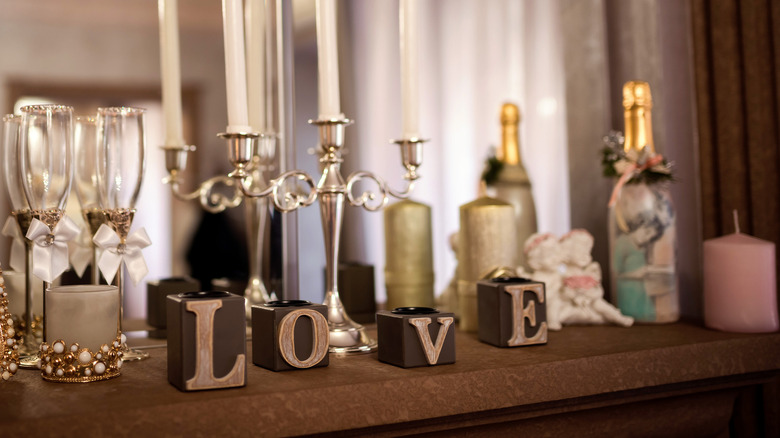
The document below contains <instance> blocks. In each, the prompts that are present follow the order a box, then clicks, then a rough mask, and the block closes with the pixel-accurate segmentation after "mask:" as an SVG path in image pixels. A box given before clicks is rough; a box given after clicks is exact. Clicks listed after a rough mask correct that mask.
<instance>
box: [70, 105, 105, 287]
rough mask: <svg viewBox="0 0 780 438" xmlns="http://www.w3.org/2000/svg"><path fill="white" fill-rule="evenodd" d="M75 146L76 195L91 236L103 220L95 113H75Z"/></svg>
mask: <svg viewBox="0 0 780 438" xmlns="http://www.w3.org/2000/svg"><path fill="white" fill-rule="evenodd" d="M73 128H74V134H73V138H74V147H75V150H76V153H75V155H76V162H75V168H76V171H75V174H74V175H73V182H74V187H75V188H76V196H77V197H78V200H79V205H81V213H82V215H83V216H84V221H85V222H86V223H87V225H88V226H89V231H90V234H91V235H92V236H94V235H95V233H97V231H98V229H99V228H100V225H102V224H103V223H105V222H106V219H105V214H104V213H103V209H101V208H100V199H99V196H98V180H97V159H98V153H97V143H98V137H97V118H96V117H95V116H79V117H76V120H75V123H74V126H73ZM97 258H98V247H97V245H95V244H94V243H93V244H92V284H100V270H99V269H98V268H97Z"/></svg>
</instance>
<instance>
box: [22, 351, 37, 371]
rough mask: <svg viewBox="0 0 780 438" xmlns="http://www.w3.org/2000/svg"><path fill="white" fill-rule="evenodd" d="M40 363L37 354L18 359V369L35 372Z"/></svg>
mask: <svg viewBox="0 0 780 438" xmlns="http://www.w3.org/2000/svg"><path fill="white" fill-rule="evenodd" d="M40 363H41V357H40V356H39V355H38V353H35V354H31V355H28V356H21V357H19V368H21V369H24V370H37V369H39V366H38V365H39V364H40Z"/></svg>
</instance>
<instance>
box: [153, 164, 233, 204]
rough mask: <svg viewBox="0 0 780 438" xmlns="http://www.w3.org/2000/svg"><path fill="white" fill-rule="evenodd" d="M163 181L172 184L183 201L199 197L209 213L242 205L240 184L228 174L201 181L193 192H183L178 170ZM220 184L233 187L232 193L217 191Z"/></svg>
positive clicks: (176, 194) (172, 190) (173, 189)
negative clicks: (226, 193)
mask: <svg viewBox="0 0 780 438" xmlns="http://www.w3.org/2000/svg"><path fill="white" fill-rule="evenodd" d="M163 182H165V183H167V184H168V185H170V186H171V193H172V194H173V196H174V197H175V198H176V199H179V200H181V201H192V200H194V199H198V200H199V202H200V206H201V207H203V209H204V210H206V211H208V212H209V213H220V212H223V211H225V210H226V209H228V208H235V207H238V206H239V205H241V201H243V196H242V193H241V189H240V187H239V186H240V184H236V181H235V180H234V179H233V178H229V177H227V176H215V177H213V178H210V179H207V180H206V181H204V182H203V183H201V185H200V186H198V188H196V189H195V190H194V191H192V192H189V193H187V192H183V191H182V190H181V185H180V181H179V180H178V179H177V175H176V172H171V173H170V175H169V177H168V178H166V180H164V181H163ZM218 185H223V186H225V187H228V188H231V189H232V193H231V194H230V195H225V194H223V193H219V192H215V191H214V189H215V187H216V186H218Z"/></svg>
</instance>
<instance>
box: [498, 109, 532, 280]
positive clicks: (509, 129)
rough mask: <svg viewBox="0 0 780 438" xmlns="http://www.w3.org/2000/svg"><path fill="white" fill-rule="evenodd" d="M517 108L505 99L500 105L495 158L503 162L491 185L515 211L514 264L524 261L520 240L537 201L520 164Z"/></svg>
mask: <svg viewBox="0 0 780 438" xmlns="http://www.w3.org/2000/svg"><path fill="white" fill-rule="evenodd" d="M519 124H520V110H519V109H518V108H517V105H514V104H511V103H506V104H504V106H502V107H501V148H500V149H498V150H497V151H496V152H497V153H496V158H498V160H499V161H501V162H502V163H503V164H504V166H503V168H502V169H501V171H500V172H499V173H498V179H497V180H496V181H495V182H494V183H492V185H491V188H492V189H493V193H494V195H495V197H496V198H498V199H500V200H502V201H505V202H508V203H509V204H511V205H512V207H513V208H514V212H515V228H516V230H517V264H518V265H525V253H524V252H523V244H524V243H525V241H526V239H528V237H530V236H531V235H532V234H534V233H535V232H536V230H537V226H536V205H535V204H534V196H533V193H532V192H531V180H530V179H529V178H528V173H527V172H526V171H525V167H524V166H523V160H522V158H521V155H520V140H519V135H518V127H519Z"/></svg>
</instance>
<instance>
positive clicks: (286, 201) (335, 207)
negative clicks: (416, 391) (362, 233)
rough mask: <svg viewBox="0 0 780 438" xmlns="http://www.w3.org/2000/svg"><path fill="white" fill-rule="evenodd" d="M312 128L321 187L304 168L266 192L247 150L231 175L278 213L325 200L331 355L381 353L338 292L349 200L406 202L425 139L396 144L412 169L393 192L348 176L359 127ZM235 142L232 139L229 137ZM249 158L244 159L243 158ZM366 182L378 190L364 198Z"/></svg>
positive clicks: (234, 156)
mask: <svg viewBox="0 0 780 438" xmlns="http://www.w3.org/2000/svg"><path fill="white" fill-rule="evenodd" d="M309 123H310V124H312V125H315V126H317V128H318V129H319V153H320V158H319V162H320V169H321V172H322V173H321V175H320V177H319V180H318V182H317V183H316V184H315V183H314V179H313V178H312V177H311V176H310V175H309V174H307V173H305V172H303V171H299V170H295V171H290V172H285V173H283V174H281V175H279V176H278V177H277V178H275V179H272V180H270V181H269V182H268V185H267V186H266V187H265V188H263V189H262V190H252V188H251V187H250V186H249V184H248V183H249V181H248V180H247V178H246V177H245V176H242V174H243V173H244V172H242V170H243V169H244V168H245V166H246V163H245V161H246V152H245V151H243V150H237V151H235V153H233V151H232V149H233V148H232V147H231V148H230V149H231V163H233V165H234V167H235V169H234V170H233V172H231V175H233V177H234V178H235V179H236V180H237V181H238V185H239V187H240V189H241V192H242V193H243V195H244V196H245V197H249V198H265V197H270V198H271V199H272V200H273V203H274V206H275V207H276V209H277V210H280V211H282V212H289V211H294V210H297V209H298V208H302V207H307V206H309V205H311V204H313V203H314V201H315V200H318V199H319V204H320V214H321V218H322V230H323V237H324V240H325V256H326V268H325V302H324V304H325V305H327V306H328V325H329V330H330V337H329V338H330V348H329V350H330V352H331V353H337V354H338V353H341V354H352V353H369V352H372V351H375V350H376V349H377V342H376V341H375V340H374V339H371V337H369V336H368V334H367V333H366V331H365V328H364V327H363V326H362V325H360V324H357V323H355V322H354V321H353V320H352V319H351V318H350V317H349V315H347V312H346V310H345V309H344V305H343V304H342V302H341V298H340V297H339V291H338V286H337V284H338V260H339V243H340V240H341V228H342V221H343V217H344V205H345V202H346V203H349V205H351V206H353V207H363V208H365V209H366V210H369V211H377V210H381V209H382V208H383V207H385V206H386V205H387V203H388V201H389V199H390V197H393V198H399V199H405V198H407V197H408V196H409V194H410V193H411V191H412V190H413V188H414V182H415V181H416V180H417V179H418V178H419V175H417V173H416V170H417V168H418V167H419V166H420V165H421V164H422V148H421V145H422V143H423V142H424V141H425V140H421V139H418V138H413V139H404V140H396V141H394V143H396V144H398V145H399V146H400V147H401V160H402V163H403V165H404V167H405V168H406V171H407V172H406V174H405V175H404V179H406V181H407V184H406V187H405V188H404V189H403V190H401V191H396V190H393V189H392V188H390V187H389V186H388V184H387V183H385V181H384V180H382V179H381V178H380V177H378V176H376V175H375V174H373V173H371V172H367V171H358V172H354V173H352V174H351V175H349V176H347V177H346V178H344V176H342V174H341V163H342V162H343V161H344V160H343V159H342V158H341V149H342V148H343V146H344V130H345V128H346V127H347V126H348V125H351V124H352V123H353V121H352V120H350V119H347V118H331V119H318V120H310V121H309ZM228 141H229V142H230V139H228ZM242 154H243V155H242ZM289 180H293V181H296V182H303V183H305V184H306V185H308V189H309V190H308V194H304V193H301V191H300V190H299V188H298V187H297V185H296V187H294V188H292V189H291V188H290V187H289V185H288V184H287V182H288V181H289ZM362 180H369V181H373V183H374V184H375V185H376V186H377V190H373V191H372V190H365V191H363V192H361V193H360V194H359V195H355V194H354V193H353V192H354V191H353V188H354V185H355V184H356V183H358V182H359V181H362Z"/></svg>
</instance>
